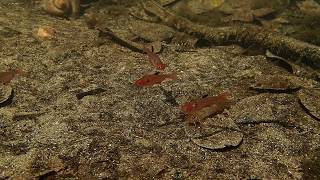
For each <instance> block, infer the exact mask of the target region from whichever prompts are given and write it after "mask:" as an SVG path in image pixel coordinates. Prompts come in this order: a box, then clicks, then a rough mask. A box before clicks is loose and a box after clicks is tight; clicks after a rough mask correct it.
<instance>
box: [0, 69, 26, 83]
mask: <svg viewBox="0 0 320 180" xmlns="http://www.w3.org/2000/svg"><path fill="white" fill-rule="evenodd" d="M22 73H23V72H22V70H21V69H14V70H9V71H6V72H0V83H1V84H4V85H7V84H9V83H10V82H11V80H12V79H13V78H15V77H16V76H17V75H21V74H22Z"/></svg>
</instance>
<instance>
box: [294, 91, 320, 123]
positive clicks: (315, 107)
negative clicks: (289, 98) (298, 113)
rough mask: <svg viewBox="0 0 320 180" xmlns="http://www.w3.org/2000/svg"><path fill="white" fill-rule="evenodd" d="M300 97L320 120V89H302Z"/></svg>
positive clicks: (299, 93)
mask: <svg viewBox="0 0 320 180" xmlns="http://www.w3.org/2000/svg"><path fill="white" fill-rule="evenodd" d="M298 97H299V99H300V102H301V104H302V105H303V106H304V107H305V108H306V109H307V110H308V111H309V112H310V114H311V115H312V116H313V117H315V118H317V119H318V120H320V89H301V90H299V92H298Z"/></svg>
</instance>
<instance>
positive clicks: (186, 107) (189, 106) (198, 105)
mask: <svg viewBox="0 0 320 180" xmlns="http://www.w3.org/2000/svg"><path fill="white" fill-rule="evenodd" d="M231 98H232V97H231V94H230V93H229V92H223V93H221V94H219V95H218V96H207V97H204V98H201V99H197V100H193V101H190V102H188V103H185V104H183V105H182V106H181V110H182V111H183V112H184V113H187V114H189V113H193V112H195V111H198V110H201V109H202V108H205V107H209V106H212V105H218V106H219V105H220V104H225V103H227V102H230V100H231Z"/></svg>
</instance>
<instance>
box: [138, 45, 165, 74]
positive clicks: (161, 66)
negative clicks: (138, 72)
mask: <svg viewBox="0 0 320 180" xmlns="http://www.w3.org/2000/svg"><path fill="white" fill-rule="evenodd" d="M143 52H145V53H146V54H147V55H148V57H149V60H150V62H151V64H152V65H153V66H154V67H156V68H157V69H160V70H164V68H166V65H165V64H163V63H162V62H161V60H160V57H159V56H158V55H157V54H156V53H154V52H153V51H152V50H150V49H148V48H147V47H145V46H144V47H143Z"/></svg>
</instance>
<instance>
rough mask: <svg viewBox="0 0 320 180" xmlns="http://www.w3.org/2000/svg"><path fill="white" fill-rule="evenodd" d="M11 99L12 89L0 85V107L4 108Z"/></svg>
mask: <svg viewBox="0 0 320 180" xmlns="http://www.w3.org/2000/svg"><path fill="white" fill-rule="evenodd" d="M12 97H13V89H12V87H11V86H4V85H0V107H2V106H5V105H6V104H7V102H8V101H10V99H11V98H12Z"/></svg>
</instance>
